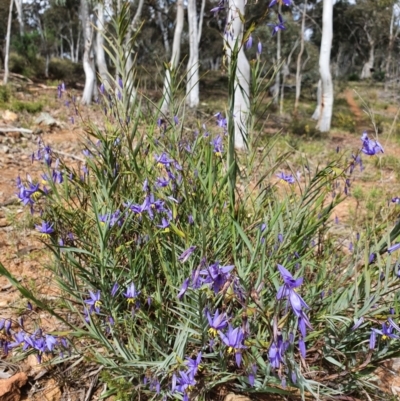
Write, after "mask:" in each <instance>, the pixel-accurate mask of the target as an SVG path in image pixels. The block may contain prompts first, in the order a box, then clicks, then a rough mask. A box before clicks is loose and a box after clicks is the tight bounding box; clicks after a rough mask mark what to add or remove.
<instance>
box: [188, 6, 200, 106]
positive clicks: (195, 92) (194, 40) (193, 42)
mask: <svg viewBox="0 0 400 401" xmlns="http://www.w3.org/2000/svg"><path fill="white" fill-rule="evenodd" d="M187 5H188V6H187V9H188V23H189V61H188V65H187V82H186V103H187V105H188V106H189V107H191V108H194V107H197V106H198V105H199V102H200V100H199V37H198V31H197V30H198V25H197V9H196V8H197V7H196V0H188V2H187Z"/></svg>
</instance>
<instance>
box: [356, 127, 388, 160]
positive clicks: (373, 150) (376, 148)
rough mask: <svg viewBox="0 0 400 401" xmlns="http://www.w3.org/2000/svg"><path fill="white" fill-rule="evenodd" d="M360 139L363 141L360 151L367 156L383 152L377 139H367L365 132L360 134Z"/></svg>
mask: <svg viewBox="0 0 400 401" xmlns="http://www.w3.org/2000/svg"><path fill="white" fill-rule="evenodd" d="M361 140H362V142H363V145H362V149H361V151H362V152H363V153H365V154H366V155H368V156H374V155H376V154H377V153H379V152H382V153H383V148H382V146H381V144H380V143H379V142H378V141H375V140H373V139H369V138H368V135H367V133H366V132H364V133H363V134H362V137H361Z"/></svg>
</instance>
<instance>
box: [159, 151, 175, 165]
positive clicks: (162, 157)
mask: <svg viewBox="0 0 400 401" xmlns="http://www.w3.org/2000/svg"><path fill="white" fill-rule="evenodd" d="M154 158H155V160H156V165H157V167H159V168H162V167H170V165H171V164H172V163H173V162H174V159H170V158H169V157H168V156H167V155H166V153H165V152H163V153H161V155H154Z"/></svg>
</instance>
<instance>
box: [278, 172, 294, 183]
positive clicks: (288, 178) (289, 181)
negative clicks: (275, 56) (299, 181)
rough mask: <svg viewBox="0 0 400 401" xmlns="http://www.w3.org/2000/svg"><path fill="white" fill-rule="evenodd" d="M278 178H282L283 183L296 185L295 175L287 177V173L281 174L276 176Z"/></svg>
mask: <svg viewBox="0 0 400 401" xmlns="http://www.w3.org/2000/svg"><path fill="white" fill-rule="evenodd" d="M276 176H277V177H278V178H280V179H281V180H283V181H286V182H287V183H288V184H294V183H295V182H296V180H295V179H294V177H293V175H291V174H288V175H286V174H285V173H283V172H281V173H279V174H277V175H276Z"/></svg>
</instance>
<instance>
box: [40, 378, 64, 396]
mask: <svg viewBox="0 0 400 401" xmlns="http://www.w3.org/2000/svg"><path fill="white" fill-rule="evenodd" d="M43 396H44V397H43V398H44V400H46V401H59V400H60V399H61V390H60V387H58V386H57V383H56V381H55V380H54V379H50V380H49V381H48V382H47V383H46V384H45V388H44V391H43Z"/></svg>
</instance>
